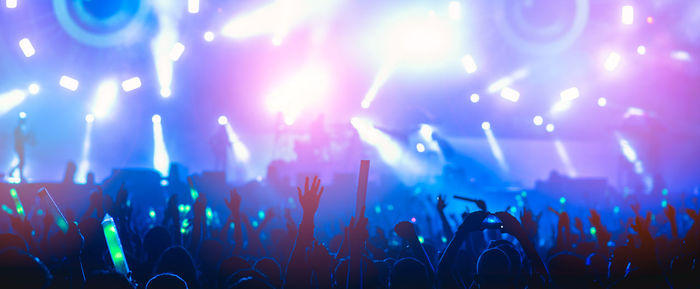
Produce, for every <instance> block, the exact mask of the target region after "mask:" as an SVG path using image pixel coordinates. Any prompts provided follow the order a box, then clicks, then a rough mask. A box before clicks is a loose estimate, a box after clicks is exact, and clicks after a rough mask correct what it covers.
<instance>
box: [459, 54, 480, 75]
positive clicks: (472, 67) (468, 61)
mask: <svg viewBox="0 0 700 289" xmlns="http://www.w3.org/2000/svg"><path fill="white" fill-rule="evenodd" d="M462 65H464V70H466V71H467V73H469V74H472V73H474V72H476V68H477V67H476V62H474V58H473V57H472V56H471V55H465V56H463V57H462Z"/></svg>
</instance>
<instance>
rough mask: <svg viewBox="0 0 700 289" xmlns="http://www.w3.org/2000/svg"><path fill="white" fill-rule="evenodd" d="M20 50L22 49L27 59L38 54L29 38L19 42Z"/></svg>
mask: <svg viewBox="0 0 700 289" xmlns="http://www.w3.org/2000/svg"><path fill="white" fill-rule="evenodd" d="M19 48H21V49H22V53H24V56H25V57H32V55H34V54H36V50H34V46H32V42H31V41H29V39H28V38H22V40H20V41H19Z"/></svg>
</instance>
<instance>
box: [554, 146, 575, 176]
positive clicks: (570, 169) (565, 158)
mask: <svg viewBox="0 0 700 289" xmlns="http://www.w3.org/2000/svg"><path fill="white" fill-rule="evenodd" d="M554 147H555V148H556V149H557V155H559V159H561V162H562V163H563V164H564V168H565V169H566V172H567V174H568V175H569V176H570V177H576V176H577V175H578V172H576V169H575V168H574V165H573V163H572V162H571V159H570V158H569V153H568V152H567V151H566V147H564V143H562V142H561V140H558V139H557V140H555V141H554Z"/></svg>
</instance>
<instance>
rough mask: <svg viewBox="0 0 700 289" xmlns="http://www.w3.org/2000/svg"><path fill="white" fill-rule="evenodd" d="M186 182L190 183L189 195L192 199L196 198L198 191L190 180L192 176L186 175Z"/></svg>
mask: <svg viewBox="0 0 700 289" xmlns="http://www.w3.org/2000/svg"><path fill="white" fill-rule="evenodd" d="M187 182H188V183H189V184H190V196H191V197H192V200H195V201H196V200H197V198H198V197H199V192H198V191H197V189H195V188H194V182H192V177H187Z"/></svg>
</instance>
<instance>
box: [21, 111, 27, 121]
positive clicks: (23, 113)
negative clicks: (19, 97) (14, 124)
mask: <svg viewBox="0 0 700 289" xmlns="http://www.w3.org/2000/svg"><path fill="white" fill-rule="evenodd" d="M19 118H21V119H25V118H27V113H26V112H24V111H20V112H19Z"/></svg>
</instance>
